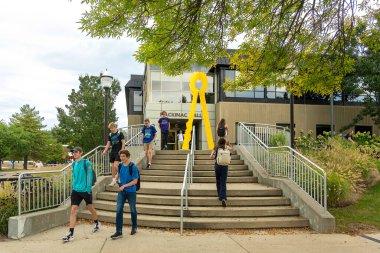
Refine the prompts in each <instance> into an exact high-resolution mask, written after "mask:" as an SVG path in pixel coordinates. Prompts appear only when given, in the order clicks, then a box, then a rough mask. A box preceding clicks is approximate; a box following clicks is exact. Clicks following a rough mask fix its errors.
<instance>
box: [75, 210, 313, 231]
mask: <svg viewBox="0 0 380 253" xmlns="http://www.w3.org/2000/svg"><path fill="white" fill-rule="evenodd" d="M78 217H79V218H84V219H92V216H91V213H90V212H89V211H88V210H83V211H80V212H78ZM98 219H99V220H100V221H103V222H109V223H115V222H116V212H115V211H112V212H110V211H103V210H99V211H98ZM137 220H138V226H140V227H157V228H179V226H180V222H179V217H168V216H159V215H144V214H139V215H138V216H137ZM183 222H184V224H183V225H184V228H190V229H237V228H239V229H243V228H291V227H308V226H309V221H308V220H307V219H305V218H303V217H300V216H279V217H254V218H244V217H242V218H238V217H236V218H235V217H216V218H214V217H202V218H199V217H196V218H194V217H184V220H183ZM123 223H124V225H131V218H130V216H129V215H126V214H125V215H124V217H123Z"/></svg>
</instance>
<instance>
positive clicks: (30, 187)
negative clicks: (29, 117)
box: [17, 146, 110, 215]
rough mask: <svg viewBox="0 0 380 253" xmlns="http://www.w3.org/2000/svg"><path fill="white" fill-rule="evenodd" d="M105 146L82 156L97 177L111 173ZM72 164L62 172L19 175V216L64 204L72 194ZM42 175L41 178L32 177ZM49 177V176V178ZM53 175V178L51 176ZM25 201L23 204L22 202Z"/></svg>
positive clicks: (38, 172) (24, 173)
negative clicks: (103, 152) (103, 153)
mask: <svg viewBox="0 0 380 253" xmlns="http://www.w3.org/2000/svg"><path fill="white" fill-rule="evenodd" d="M102 149H104V146H98V147H96V148H94V149H93V150H91V151H90V152H88V153H86V154H85V155H83V156H82V158H87V159H88V160H90V161H91V162H92V164H93V168H94V170H95V172H96V174H97V175H105V174H109V173H110V168H108V170H106V164H108V166H109V163H108V162H107V161H106V160H107V159H108V156H102V155H101V150H102ZM70 169H71V164H68V165H67V166H65V167H64V168H62V169H60V170H49V171H32V172H22V173H20V174H19V175H18V182H17V184H18V188H17V191H18V194H17V195H18V215H21V214H22V213H28V212H32V211H37V210H41V209H46V208H51V207H55V206H59V205H61V204H62V203H64V202H65V201H66V200H67V198H68V196H70V192H71V187H72V185H71V180H72V177H71V174H70V172H71V171H69V170H70ZM37 174H40V175H41V176H40V177H32V176H31V175H37ZM47 175H49V176H47ZM50 175H52V176H50ZM22 200H23V202H22Z"/></svg>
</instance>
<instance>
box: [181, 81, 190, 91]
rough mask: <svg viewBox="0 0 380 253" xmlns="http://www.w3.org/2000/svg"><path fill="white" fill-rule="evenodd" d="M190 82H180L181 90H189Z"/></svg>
mask: <svg viewBox="0 0 380 253" xmlns="http://www.w3.org/2000/svg"><path fill="white" fill-rule="evenodd" d="M189 84H190V82H182V91H190V86H189Z"/></svg>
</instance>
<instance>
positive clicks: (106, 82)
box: [100, 69, 113, 144]
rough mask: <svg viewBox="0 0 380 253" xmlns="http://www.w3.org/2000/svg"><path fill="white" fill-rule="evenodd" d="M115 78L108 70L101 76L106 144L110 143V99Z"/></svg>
mask: <svg viewBox="0 0 380 253" xmlns="http://www.w3.org/2000/svg"><path fill="white" fill-rule="evenodd" d="M112 80H113V77H112V76H111V75H110V73H109V72H108V70H107V69H106V71H104V73H102V74H101V75H100V84H101V85H102V87H103V89H104V144H107V141H108V121H109V111H108V97H109V93H110V88H111V84H112Z"/></svg>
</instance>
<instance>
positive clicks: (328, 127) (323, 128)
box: [315, 125, 335, 136]
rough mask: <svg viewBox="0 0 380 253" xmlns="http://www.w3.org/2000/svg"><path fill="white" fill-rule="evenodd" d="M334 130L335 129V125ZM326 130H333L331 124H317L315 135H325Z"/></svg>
mask: <svg viewBox="0 0 380 253" xmlns="http://www.w3.org/2000/svg"><path fill="white" fill-rule="evenodd" d="M333 131H335V126H333ZM325 132H331V125H316V127H315V136H318V135H325V134H324V133H325Z"/></svg>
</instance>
